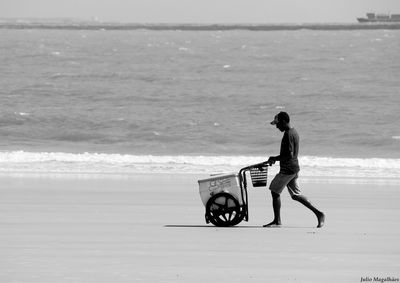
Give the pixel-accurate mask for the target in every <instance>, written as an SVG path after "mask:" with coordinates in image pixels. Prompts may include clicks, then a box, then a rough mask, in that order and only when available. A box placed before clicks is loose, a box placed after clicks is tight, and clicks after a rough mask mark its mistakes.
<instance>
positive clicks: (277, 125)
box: [276, 121, 286, 132]
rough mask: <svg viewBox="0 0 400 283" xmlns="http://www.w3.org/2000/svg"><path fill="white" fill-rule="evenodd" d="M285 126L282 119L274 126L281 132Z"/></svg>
mask: <svg viewBox="0 0 400 283" xmlns="http://www.w3.org/2000/svg"><path fill="white" fill-rule="evenodd" d="M285 126H286V123H285V122H284V121H278V123H277V124H276V128H277V129H278V130H279V131H281V132H284V131H285Z"/></svg>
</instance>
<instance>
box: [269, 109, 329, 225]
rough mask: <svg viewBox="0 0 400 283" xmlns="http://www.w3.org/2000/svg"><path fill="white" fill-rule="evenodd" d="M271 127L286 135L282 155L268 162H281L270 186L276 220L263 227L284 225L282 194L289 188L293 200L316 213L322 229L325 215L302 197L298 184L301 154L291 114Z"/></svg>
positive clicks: (271, 158)
mask: <svg viewBox="0 0 400 283" xmlns="http://www.w3.org/2000/svg"><path fill="white" fill-rule="evenodd" d="M271 125H276V128H277V129H279V130H280V131H281V132H283V133H284V134H283V137H282V142H281V150H280V154H279V155H278V156H271V157H270V158H269V159H268V161H267V163H269V164H274V163H275V162H276V161H279V163H280V171H279V173H278V174H277V175H276V176H275V178H274V179H273V180H272V182H271V184H270V186H269V189H270V191H271V194H272V207H273V210H274V220H273V221H272V222H271V223H269V224H266V225H264V226H263V227H279V226H280V225H282V222H281V215H280V214H281V198H280V194H281V193H282V191H283V189H284V188H285V187H287V188H288V190H289V193H290V196H291V197H292V199H293V200H296V201H298V202H300V203H301V204H303V205H304V206H305V207H307V208H309V209H310V210H311V211H312V212H314V213H315V215H316V216H317V219H318V226H317V227H318V228H321V227H322V226H323V225H324V222H325V215H324V213H323V212H321V211H319V210H318V209H317V208H315V207H314V206H313V205H312V204H311V203H310V202H309V201H308V200H307V198H306V197H305V196H304V195H302V193H301V191H300V188H299V185H298V184H297V178H298V172H299V171H300V166H299V161H298V159H297V155H298V152H299V135H298V134H297V131H296V130H295V129H294V128H293V127H291V125H290V118H289V114H287V113H286V112H280V113H279V114H277V115H276V116H275V118H274V120H273V121H272V122H271Z"/></svg>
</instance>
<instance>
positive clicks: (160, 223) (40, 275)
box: [0, 174, 400, 282]
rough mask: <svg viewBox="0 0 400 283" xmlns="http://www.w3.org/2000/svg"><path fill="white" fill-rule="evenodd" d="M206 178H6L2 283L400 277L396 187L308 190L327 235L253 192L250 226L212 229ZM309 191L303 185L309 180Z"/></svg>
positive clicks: (306, 216)
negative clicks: (203, 186)
mask: <svg viewBox="0 0 400 283" xmlns="http://www.w3.org/2000/svg"><path fill="white" fill-rule="evenodd" d="M204 177H207V176H205V175H204V174H203V175H199V174H197V175H196V174H135V175H90V174H86V175H77V174H75V175H74V174H59V175H56V174H49V175H46V174H36V175H35V174H21V175H10V174H2V176H1V177H0V184H1V185H0V230H1V233H0V254H1V256H0V266H1V271H0V282H111V281H113V282H205V281H211V282H361V279H362V278H364V279H368V278H372V280H374V278H375V277H377V278H388V277H390V278H392V279H397V280H398V278H399V277H400V273H399V270H400V246H399V244H398V239H399V236H400V228H399V226H398V219H399V217H400V207H399V205H398V204H399V202H400V195H399V193H398V186H399V185H398V183H397V182H374V181H373V180H372V179H371V180H356V181H353V182H349V180H345V179H335V180H325V181H324V180H312V179H304V180H300V182H301V183H300V185H301V188H302V190H303V193H304V194H305V195H306V196H308V197H309V199H310V200H311V201H312V202H313V203H314V204H315V205H316V206H317V207H319V208H320V209H321V210H323V211H324V212H325V213H326V215H327V219H326V225H325V226H324V227H323V228H321V229H317V228H315V226H316V224H317V222H316V219H315V217H314V215H312V213H311V212H309V211H308V210H307V209H305V208H304V207H302V206H301V205H300V204H298V203H297V202H294V201H292V200H291V199H290V198H289V194H288V193H287V192H284V193H283V194H282V221H283V227H281V228H261V226H262V225H263V224H265V223H267V221H269V220H271V219H272V208H271V197H270V194H269V191H268V190H267V189H266V188H265V187H264V188H252V187H249V188H248V192H249V221H248V222H245V221H242V222H241V223H240V224H239V225H237V226H235V227H230V228H218V227H215V226H212V225H211V224H206V223H205V221H204V206H203V204H202V203H201V200H200V196H199V192H198V184H197V180H198V179H201V178H204ZM300 179H301V178H300Z"/></svg>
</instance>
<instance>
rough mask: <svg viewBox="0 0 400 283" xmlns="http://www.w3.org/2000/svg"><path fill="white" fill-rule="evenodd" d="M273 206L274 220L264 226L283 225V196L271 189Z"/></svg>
mask: <svg viewBox="0 0 400 283" xmlns="http://www.w3.org/2000/svg"><path fill="white" fill-rule="evenodd" d="M271 195H272V207H273V209H274V220H273V221H272V222H271V223H268V224H265V225H264V226H263V227H273V226H280V225H282V222H281V196H280V195H279V194H277V193H275V192H272V191H271Z"/></svg>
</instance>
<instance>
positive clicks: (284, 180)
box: [269, 173, 301, 197]
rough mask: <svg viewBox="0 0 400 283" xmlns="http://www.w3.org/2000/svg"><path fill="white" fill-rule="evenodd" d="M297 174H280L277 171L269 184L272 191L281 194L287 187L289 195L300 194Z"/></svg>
mask: <svg viewBox="0 0 400 283" xmlns="http://www.w3.org/2000/svg"><path fill="white" fill-rule="evenodd" d="M297 178H298V174H297V173H296V174H291V175H288V174H282V173H278V174H277V175H276V176H275V178H274V179H273V180H272V182H271V184H270V185H269V189H270V190H271V191H272V192H275V193H277V194H281V193H282V191H283V189H284V188H285V187H287V188H288V191H289V194H290V196H292V197H293V196H294V195H301V191H300V188H299V185H298V184H297Z"/></svg>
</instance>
